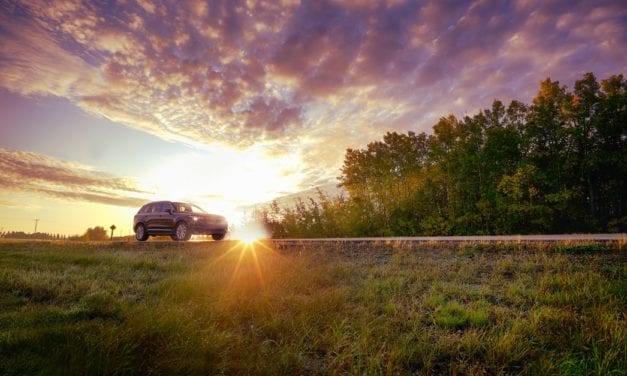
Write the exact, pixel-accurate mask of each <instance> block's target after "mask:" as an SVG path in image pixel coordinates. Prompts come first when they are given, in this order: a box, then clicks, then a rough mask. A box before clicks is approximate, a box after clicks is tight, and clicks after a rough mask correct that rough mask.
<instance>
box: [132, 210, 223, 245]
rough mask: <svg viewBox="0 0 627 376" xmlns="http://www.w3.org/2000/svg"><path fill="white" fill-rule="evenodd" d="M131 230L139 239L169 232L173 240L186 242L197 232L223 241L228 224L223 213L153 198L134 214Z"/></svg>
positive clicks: (142, 239)
mask: <svg viewBox="0 0 627 376" xmlns="http://www.w3.org/2000/svg"><path fill="white" fill-rule="evenodd" d="M133 230H134V231H135V238H136V239H137V240H139V241H145V240H147V239H148V237H149V236H155V235H170V237H171V238H172V240H176V241H185V240H189V239H190V238H191V236H192V235H196V234H203V235H211V237H212V238H213V239H214V240H222V239H224V237H225V236H226V233H227V232H228V231H229V224H228V222H227V220H226V218H224V217H223V216H221V215H217V214H209V213H207V212H206V211H204V210H203V209H201V208H200V207H198V206H196V205H194V204H190V203H186V202H172V201H155V202H150V203H148V204H146V205H144V206H142V207H141V208H140V209H139V211H138V212H137V214H135V217H134V218H133Z"/></svg>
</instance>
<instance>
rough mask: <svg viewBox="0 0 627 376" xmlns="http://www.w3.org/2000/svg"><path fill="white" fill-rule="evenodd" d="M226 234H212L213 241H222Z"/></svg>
mask: <svg viewBox="0 0 627 376" xmlns="http://www.w3.org/2000/svg"><path fill="white" fill-rule="evenodd" d="M225 235H226V234H211V237H212V238H213V240H222V239H224V236H225Z"/></svg>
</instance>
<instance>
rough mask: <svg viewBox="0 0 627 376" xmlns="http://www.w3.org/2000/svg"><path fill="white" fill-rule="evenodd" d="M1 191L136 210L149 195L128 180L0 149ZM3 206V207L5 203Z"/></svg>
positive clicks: (39, 156)
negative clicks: (33, 193) (41, 195)
mask: <svg viewBox="0 0 627 376" xmlns="http://www.w3.org/2000/svg"><path fill="white" fill-rule="evenodd" d="M0 187H1V188H0V189H1V190H2V191H13V192H37V193H42V194H44V195H48V196H51V197H56V198H62V199H66V200H79V201H87V202H96V203H102V204H108V205H117V206H128V207H137V206H140V205H141V204H143V203H145V202H146V201H147V200H146V198H144V197H145V196H146V195H147V194H148V192H145V191H143V190H141V189H139V188H138V185H137V183H136V182H135V181H134V180H132V179H129V178H122V177H116V176H111V175H109V174H107V173H104V172H101V171H95V170H93V169H91V168H89V167H87V166H84V165H81V164H77V163H73V162H67V161H63V160H59V159H55V158H52V157H48V156H45V155H41V154H36V153H31V152H25V151H15V150H7V149H3V148H0ZM5 205H6V204H5Z"/></svg>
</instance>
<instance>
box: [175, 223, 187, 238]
mask: <svg viewBox="0 0 627 376" xmlns="http://www.w3.org/2000/svg"><path fill="white" fill-rule="evenodd" d="M186 234H187V227H186V226H185V224H184V223H181V224H180V225H178V226H177V227H176V238H177V239H179V240H180V239H185V235H186Z"/></svg>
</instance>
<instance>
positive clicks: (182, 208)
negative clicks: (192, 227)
mask: <svg viewBox="0 0 627 376" xmlns="http://www.w3.org/2000/svg"><path fill="white" fill-rule="evenodd" d="M176 207H177V210H178V211H179V213H206V211H204V210H202V209H201V208H200V207H198V206H196V205H190V204H184V203H181V202H178V203H176Z"/></svg>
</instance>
